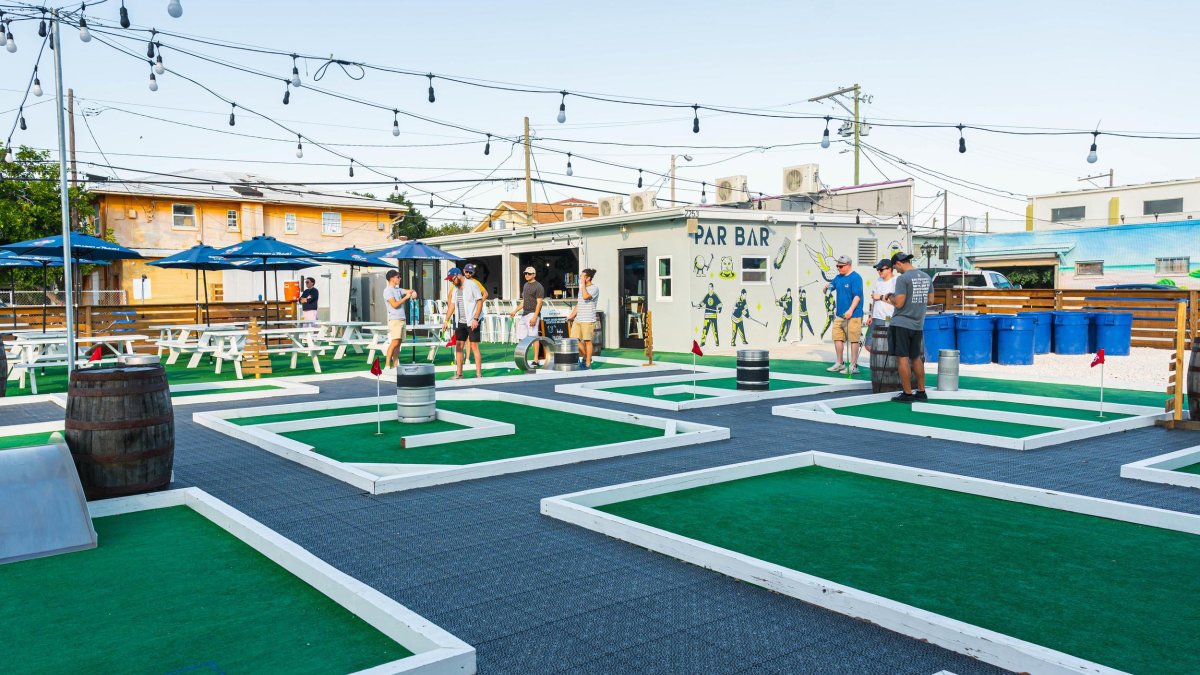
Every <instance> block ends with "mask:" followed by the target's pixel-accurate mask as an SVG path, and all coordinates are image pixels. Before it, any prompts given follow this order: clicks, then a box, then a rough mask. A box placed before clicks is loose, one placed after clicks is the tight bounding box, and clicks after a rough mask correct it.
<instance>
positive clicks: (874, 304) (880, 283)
mask: <svg viewBox="0 0 1200 675" xmlns="http://www.w3.org/2000/svg"><path fill="white" fill-rule="evenodd" d="M875 271H876V272H878V273H879V278H878V279H876V280H875V285H874V286H873V287H872V288H871V315H870V316H868V317H867V330H868V331H870V332H871V335H874V334H875V333H874V331H877V330H883V331H886V330H887V329H888V321H889V320H890V319H891V318H892V314H893V313H894V312H895V311H896V308H895V307H892V304H891V303H890V302H887V301H886V300H884V298H886V297H888V296H890V295H892V293H894V292H895V290H896V277H895V272H894V271H893V270H892V259H891V258H884V259H882V260H880V261H879V262H877V263H875ZM867 344H868V347H867V348H868V349H870V346H869V345H870V342H868V343H867Z"/></svg>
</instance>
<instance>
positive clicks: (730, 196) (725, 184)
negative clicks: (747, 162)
mask: <svg viewBox="0 0 1200 675" xmlns="http://www.w3.org/2000/svg"><path fill="white" fill-rule="evenodd" d="M716 186H717V200H716V202H717V203H718V204H735V203H737V202H744V201H746V200H748V199H750V193H749V192H748V191H747V189H746V177H745V176H729V177H726V178H718V179H717V181H716Z"/></svg>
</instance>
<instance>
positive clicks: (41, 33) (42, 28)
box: [38, 19, 46, 38]
mask: <svg viewBox="0 0 1200 675" xmlns="http://www.w3.org/2000/svg"><path fill="white" fill-rule="evenodd" d="M38 37H42V38H44V37H46V20H45V19H42V20H41V21H40V22H39V23H38Z"/></svg>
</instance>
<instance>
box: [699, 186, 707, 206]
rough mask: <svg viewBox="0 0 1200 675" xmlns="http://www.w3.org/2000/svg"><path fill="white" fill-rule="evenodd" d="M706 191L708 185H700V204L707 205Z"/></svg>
mask: <svg viewBox="0 0 1200 675" xmlns="http://www.w3.org/2000/svg"><path fill="white" fill-rule="evenodd" d="M707 189H708V183H701V184H700V203H701V204H707V203H708V192H707Z"/></svg>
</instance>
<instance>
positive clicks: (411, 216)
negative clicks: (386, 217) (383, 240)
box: [387, 193, 431, 239]
mask: <svg viewBox="0 0 1200 675" xmlns="http://www.w3.org/2000/svg"><path fill="white" fill-rule="evenodd" d="M387 200H388V201H389V202H391V203H393V204H399V205H401V206H403V207H404V208H406V209H408V211H407V212H406V213H405V214H404V218H402V219H401V220H400V221H399V222H398V223H396V224H394V225H392V239H399V238H400V237H408V238H409V239H424V238H425V237H428V236H431V235H430V232H429V221H428V220H426V218H425V214H423V213H421V211H420V209H418V208H417V207H416V206H415V205H413V203H412V201H410V200H409V198H408V194H407V193H406V194H400V193H394V194H392V195H390V196H389V197H388V198H387Z"/></svg>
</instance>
